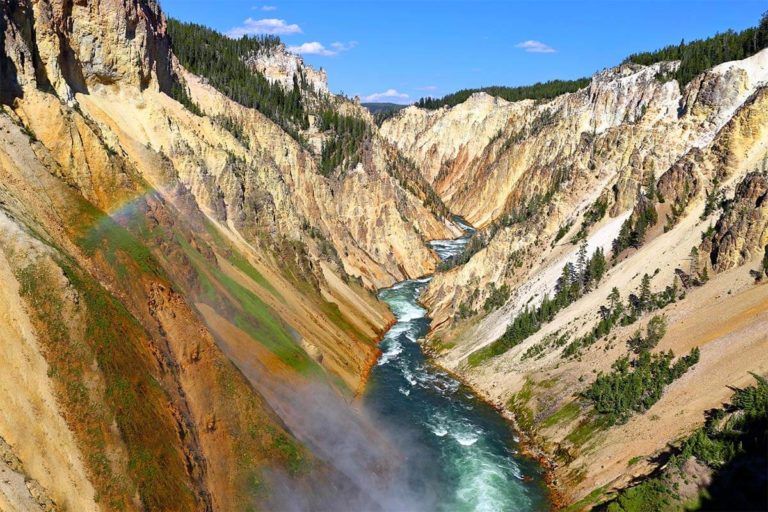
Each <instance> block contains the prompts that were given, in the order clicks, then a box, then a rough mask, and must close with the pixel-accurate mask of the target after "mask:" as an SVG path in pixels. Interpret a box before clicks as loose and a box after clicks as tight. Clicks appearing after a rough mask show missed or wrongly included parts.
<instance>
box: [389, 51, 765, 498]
mask: <svg viewBox="0 0 768 512" xmlns="http://www.w3.org/2000/svg"><path fill="white" fill-rule="evenodd" d="M677 66H678V63H677V62H661V63H658V64H654V65H652V66H640V65H635V64H623V65H621V66H619V67H617V68H612V69H608V70H605V71H603V72H600V73H598V74H596V75H595V76H594V77H593V79H592V81H591V83H590V85H589V86H588V87H586V88H584V89H582V90H579V91H577V92H574V93H571V94H564V95H561V96H559V97H556V98H554V99H552V100H549V101H532V100H526V101H519V102H513V103H510V102H506V101H504V100H502V99H499V98H493V97H490V96H488V95H486V94H484V93H476V94H475V95H473V96H472V97H470V98H469V99H468V100H467V101H466V102H464V103H462V104H460V105H457V106H455V107H452V108H447V107H443V108H440V109H437V110H431V111H429V110H422V109H418V108H416V107H409V108H407V109H404V110H403V111H402V112H400V113H399V114H397V115H395V116H394V117H393V118H392V119H390V120H387V121H385V123H384V126H383V127H382V133H383V134H384V135H385V136H386V137H387V138H388V139H389V140H390V141H391V142H392V143H393V144H394V145H396V146H397V147H399V148H400V149H401V150H402V151H403V153H404V154H405V155H407V156H408V157H409V158H410V159H412V160H413V161H414V162H416V164H417V165H418V166H419V168H420V169H421V170H422V173H423V175H424V177H425V179H427V180H428V181H429V182H430V183H431V184H432V185H433V186H434V188H435V191H436V192H437V193H438V195H440V196H441V198H442V199H443V201H444V202H445V204H446V205H447V206H448V207H449V208H450V209H451V210H452V211H453V212H455V213H457V214H459V215H462V216H463V217H464V218H465V219H467V220H468V221H469V222H470V223H473V224H474V225H475V226H476V227H478V228H479V231H478V233H477V234H476V235H475V240H473V243H470V244H469V247H470V248H472V249H471V252H469V253H468V254H467V255H466V257H465V259H468V261H467V263H465V264H462V265H457V266H454V267H453V268H444V269H443V270H441V271H440V272H438V273H437V274H436V276H435V278H434V279H433V280H432V282H431V283H430V285H429V288H428V290H427V292H426V293H425V296H424V300H425V302H426V304H427V305H428V306H429V308H430V315H431V316H432V317H433V319H434V320H433V324H432V325H433V332H432V333H431V335H430V340H429V341H428V345H429V346H430V347H431V348H432V350H433V352H434V354H435V357H436V358H437V361H438V362H439V363H440V364H442V365H444V366H446V367H447V368H449V369H451V370H453V371H455V372H457V373H458V374H459V375H461V376H462V377H464V378H465V379H466V380H467V381H468V382H469V383H470V384H471V385H472V386H473V387H475V389H478V390H480V391H481V392H482V393H483V394H484V395H485V396H486V397H488V398H489V399H490V400H491V401H493V402H494V403H495V404H497V405H498V406H499V407H500V408H502V409H503V410H504V411H506V413H507V414H508V415H509V416H510V417H511V418H514V419H515V420H516V421H517V423H518V425H519V426H520V427H521V428H522V429H523V430H524V431H526V432H527V433H528V435H529V437H530V439H532V440H533V441H534V445H536V446H538V447H540V448H541V449H542V453H543V454H546V455H547V456H548V457H549V458H550V461H551V462H552V464H553V468H554V471H553V478H554V479H555V486H556V488H557V489H558V490H559V491H560V492H561V493H562V495H563V498H564V500H565V501H566V502H567V503H573V502H577V501H579V500H582V499H583V500H584V501H582V502H581V505H582V506H588V505H590V504H594V503H595V502H596V501H599V500H600V499H605V496H610V493H611V492H612V491H613V490H615V489H618V488H622V487H624V486H626V485H627V484H628V483H630V482H631V481H632V479H633V478H634V477H637V476H641V475H643V474H646V473H648V472H650V471H653V470H654V469H655V468H656V467H657V466H656V465H655V462H654V461H655V460H656V459H655V457H656V456H658V455H659V454H660V453H663V452H665V450H666V449H667V446H668V443H670V442H671V441H673V440H676V439H680V438H681V437H684V436H685V435H688V434H690V433H691V432H692V431H693V430H694V429H695V428H697V427H699V426H700V425H702V424H703V422H704V419H705V414H704V413H705V411H707V410H708V409H710V408H714V407H719V406H720V405H721V403H723V402H725V401H727V400H728V398H729V397H730V394H731V392H732V391H731V389H730V386H737V387H738V386H744V385H748V384H749V383H750V382H752V377H751V376H750V374H749V372H755V373H758V374H765V373H766V372H767V371H768V358H766V357H765V353H766V352H765V350H766V348H768V345H767V344H768V337H767V336H766V334H765V333H766V320H768V303H766V300H768V286H766V284H765V268H764V261H765V260H764V257H765V251H766V245H767V244H768V240H767V239H766V236H767V233H766V226H765V222H766V213H765V190H764V181H765V173H766V170H767V169H768V167H767V165H768V164H767V163H766V162H767V161H768V119H766V118H765V112H766V111H767V110H766V106H767V105H766V103H765V101H766V94H768V89H766V81H767V80H768V51H766V50H764V51H762V52H760V53H757V54H756V55H753V56H752V57H749V58H747V59H745V60H742V61H735V62H728V63H724V64H721V65H719V66H716V67H714V68H712V69H710V70H708V71H706V72H704V73H703V74H701V75H700V76H698V77H696V78H695V79H694V80H692V81H691V82H690V83H688V84H686V85H685V86H684V87H683V88H681V87H680V85H679V84H678V82H677V81H676V80H674V79H672V78H671V77H672V76H673V72H674V70H675V69H676V67H677ZM641 219H642V220H641ZM641 224H642V228H641V227H639V226H640V225H641ZM617 239H618V242H617ZM580 249H581V250H582V251H583V255H584V256H585V257H586V260H587V261H588V260H589V258H591V257H592V256H593V255H594V253H595V251H596V250H597V249H600V250H601V251H603V254H604V255H605V258H606V260H607V261H606V263H607V269H606V271H605V274H604V275H602V274H601V276H600V278H599V282H598V283H595V284H590V285H589V286H588V287H587V290H586V292H584V293H583V294H579V295H578V296H577V297H575V298H570V299H567V300H565V301H564V302H565V304H564V306H562V307H560V309H559V310H556V311H555V313H554V314H551V313H549V312H547V313H542V312H541V310H538V314H539V317H538V318H537V317H531V316H530V313H531V312H532V311H537V308H538V307H539V305H541V304H542V301H545V298H546V300H549V301H551V300H552V299H554V298H555V296H556V294H558V291H559V290H560V289H561V288H562V287H563V286H564V285H563V284H562V283H563V277H562V276H563V275H564V267H566V264H570V265H571V266H570V267H567V269H570V270H568V271H569V272H572V271H574V269H576V271H578V269H579V267H580V265H583V264H584V263H582V262H581V261H580V259H579V251H580ZM448 267H450V265H449V266H448ZM644 278H645V279H644ZM643 281H647V283H648V284H649V292H650V293H651V294H657V295H659V296H660V294H663V293H667V294H670V295H673V294H674V295H675V299H674V300H673V301H672V303H671V304H665V305H663V306H662V307H661V308H660V309H658V310H657V312H655V313H653V314H651V313H642V314H640V315H639V318H638V319H637V320H635V321H634V322H633V323H631V325H630V324H629V323H628V324H627V325H618V326H616V327H614V328H611V329H610V332H609V334H605V333H604V331H599V332H598V334H597V335H594V334H591V333H593V332H595V329H597V326H598V325H599V324H600V323H601V320H604V319H605V318H606V316H605V315H606V314H607V312H608V311H610V308H609V306H610V304H611V303H612V300H613V299H612V298H611V293H612V291H613V290H616V291H617V292H618V294H619V297H620V298H621V300H623V301H627V300H629V301H630V303H632V301H633V300H637V299H638V297H639V296H640V295H642V294H641V290H642V286H643ZM670 290H674V291H670ZM550 304H551V303H550ZM547 307H550V308H551V306H549V305H548V306H547ZM548 311H551V309H550V310H548ZM526 315H528V316H526ZM546 315H550V316H552V318H551V319H550V316H546ZM654 315H656V316H662V315H663V316H664V317H665V318H666V324H667V325H668V326H669V328H668V332H667V333H666V335H665V336H664V337H663V338H662V339H661V341H660V343H659V344H658V346H657V347H656V348H655V351H656V352H659V353H660V352H662V351H667V350H673V351H674V353H675V354H676V355H677V356H683V355H685V354H687V353H688V352H689V351H690V350H691V349H692V348H694V347H699V349H700V352H701V358H700V362H699V363H697V364H696V365H694V366H693V368H692V369H690V370H689V371H688V372H687V373H686V374H685V376H684V377H682V378H680V379H679V380H677V381H675V382H674V383H672V384H671V385H670V386H669V387H668V388H667V389H666V390H665V392H664V394H663V395H662V396H661V398H660V400H659V401H658V402H657V403H656V404H655V405H653V406H652V407H650V409H649V410H647V411H645V412H644V413H642V414H636V415H634V416H633V417H632V418H631V419H630V420H629V421H628V422H626V423H624V424H621V425H615V426H605V424H604V423H602V424H601V423H600V418H601V416H600V415H599V414H598V413H596V412H595V410H594V409H593V408H592V406H591V404H590V402H589V400H587V399H586V398H585V397H584V395H583V392H585V391H586V390H587V388H588V386H589V385H590V384H591V383H592V382H593V381H594V380H595V376H596V375H597V374H598V373H600V372H603V373H609V372H610V371H611V370H612V364H613V363H614V362H615V361H617V360H618V359H619V358H620V357H622V356H625V355H627V354H630V355H631V350H630V347H629V345H628V341H629V340H631V339H633V338H637V336H638V334H634V333H635V331H637V330H638V329H641V330H643V329H645V325H646V323H647V322H648V320H649V319H650V318H651V317H652V316H654ZM520 317H525V318H527V319H528V320H527V321H528V322H534V325H536V326H537V327H535V328H533V330H532V331H531V330H529V329H531V327H530V325H531V324H530V323H529V324H522V323H517V324H514V326H513V320H515V319H516V318H518V319H519V318H520ZM531 318H533V320H531ZM633 320H634V318H633ZM603 324H605V322H603ZM520 332H526V333H527V334H525V335H520V334H519V333H520ZM638 332H639V331H638ZM643 332H644V331H643ZM500 339H501V340H502V341H497V340H500ZM503 340H507V341H503ZM512 340H514V341H512Z"/></svg>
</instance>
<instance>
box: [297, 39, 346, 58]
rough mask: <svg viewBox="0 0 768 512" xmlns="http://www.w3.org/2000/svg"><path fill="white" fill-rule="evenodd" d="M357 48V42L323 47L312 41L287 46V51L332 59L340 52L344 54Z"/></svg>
mask: <svg viewBox="0 0 768 512" xmlns="http://www.w3.org/2000/svg"><path fill="white" fill-rule="evenodd" d="M355 46H357V41H350V42H349V43H339V42H335V43H331V44H330V45H329V47H325V46H324V45H323V44H322V43H318V42H317V41H312V42H309V43H302V44H300V45H298V46H289V47H288V51H290V52H293V53H298V54H299V55H322V56H324V57H332V56H334V55H338V54H339V53H341V52H346V51H347V50H351V49H352V48H354V47H355Z"/></svg>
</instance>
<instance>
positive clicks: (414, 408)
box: [364, 226, 549, 512]
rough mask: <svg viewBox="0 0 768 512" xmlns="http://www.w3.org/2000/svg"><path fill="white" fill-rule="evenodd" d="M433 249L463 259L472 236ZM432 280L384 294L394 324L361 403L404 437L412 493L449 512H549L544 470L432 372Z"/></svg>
mask: <svg viewBox="0 0 768 512" xmlns="http://www.w3.org/2000/svg"><path fill="white" fill-rule="evenodd" d="M465 229H467V231H468V232H467V234H466V235H465V236H464V237H462V238H459V239H456V240H441V241H435V242H432V247H433V248H434V249H435V251H436V252H437V253H438V254H439V255H440V257H441V258H443V259H445V258H448V257H451V256H453V255H456V254H458V253H460V252H461V250H462V249H463V247H464V246H465V245H466V243H467V242H468V240H469V238H470V236H471V231H470V229H471V228H469V227H468V226H466V227H465ZM429 279H430V278H424V279H418V280H410V281H403V282H400V283H398V284H396V285H395V286H393V287H392V288H388V289H384V290H381V291H380V293H379V297H380V298H381V300H383V301H384V302H386V303H387V304H388V305H389V307H390V308H391V310H392V312H393V313H394V315H395V317H396V318H397V322H396V323H395V324H394V325H393V326H392V328H391V329H390V330H389V331H388V332H387V333H386V335H385V336H384V339H383V340H382V344H381V349H382V352H383V353H382V356H381V358H380V359H379V361H378V364H377V366H376V367H375V368H374V370H373V371H372V373H371V378H370V381H369V384H368V387H367V389H366V393H365V396H364V401H365V404H366V406H367V408H368V410H370V411H372V412H373V413H374V414H375V415H376V417H378V418H379V421H382V422H384V423H386V424H387V426H388V427H390V428H391V429H393V430H395V431H400V432H403V433H404V434H403V435H404V436H406V437H407V438H408V443H410V444H412V445H413V447H412V448H410V447H409V448H408V449H407V450H406V452H407V453H406V460H405V461H404V463H405V465H406V467H407V468H409V469H410V476H409V478H410V480H411V482H410V486H411V487H412V488H415V489H420V490H423V493H424V495H425V496H429V497H430V498H429V499H427V500H425V501H427V502H429V503H431V504H432V505H431V506H434V508H436V509H437V510H444V511H451V512H453V511H457V512H459V511H494V512H495V511H521V512H522V511H532V510H547V509H549V502H548V500H547V491H546V487H545V485H544V483H543V470H542V469H541V468H540V466H538V464H536V463H535V462H534V461H532V460H531V459H529V458H526V457H524V456H522V455H521V454H520V453H519V445H518V442H517V439H516V437H515V433H514V431H513V430H512V428H511V426H510V425H509V423H508V422H507V421H505V420H504V418H502V417H501V415H500V414H499V413H498V412H497V411H496V410H495V409H493V408H492V407H490V406H489V405H488V404H486V403H484V402H483V401H481V400H480V399H479V398H478V397H477V396H476V395H475V394H474V393H473V391H472V390H471V389H469V388H468V387H467V386H464V385H463V384H461V383H460V382H459V381H457V380H456V379H454V378H452V377H451V376H450V375H449V374H447V373H446V372H445V371H442V370H441V369H440V368H438V367H436V366H435V365H432V364H431V363H430V362H429V361H428V360H427V358H426V357H425V355H424V353H423V352H422V349H421V345H420V344H419V342H418V340H419V339H420V338H422V337H423V336H425V335H426V334H427V332H428V331H429V323H430V320H429V318H428V317H427V316H426V310H425V309H424V308H422V307H421V306H420V305H419V297H420V295H421V293H422V292H423V290H424V288H425V287H426V286H427V283H428V282H429Z"/></svg>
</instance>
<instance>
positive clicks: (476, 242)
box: [437, 232, 488, 272]
mask: <svg viewBox="0 0 768 512" xmlns="http://www.w3.org/2000/svg"><path fill="white" fill-rule="evenodd" d="M487 245H488V242H487V241H486V239H485V237H484V236H483V234H482V233H480V232H478V233H475V234H474V235H472V238H470V239H469V242H468V243H467V245H466V246H465V247H464V250H463V251H461V253H459V254H457V255H456V256H452V257H450V258H448V259H445V260H443V261H441V262H440V263H439V264H438V265H437V271H438V272H447V271H448V270H450V269H452V268H455V267H458V266H460V265H464V264H465V263H466V262H468V261H469V260H470V259H471V258H472V256H474V255H475V254H477V253H478V252H480V251H481V250H482V249H485V247H486V246H487Z"/></svg>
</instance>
